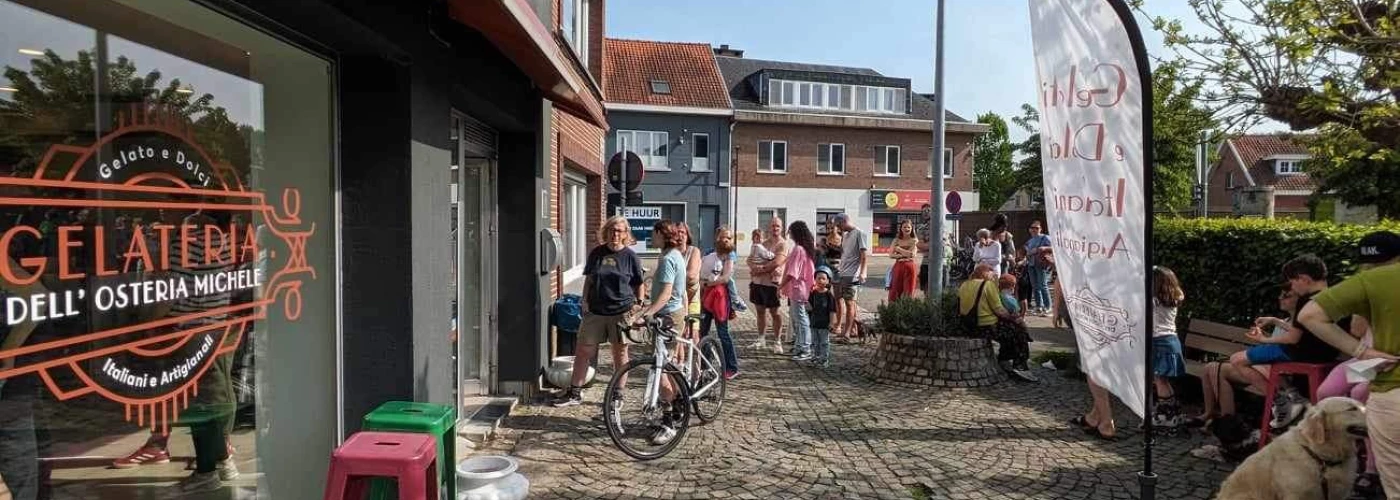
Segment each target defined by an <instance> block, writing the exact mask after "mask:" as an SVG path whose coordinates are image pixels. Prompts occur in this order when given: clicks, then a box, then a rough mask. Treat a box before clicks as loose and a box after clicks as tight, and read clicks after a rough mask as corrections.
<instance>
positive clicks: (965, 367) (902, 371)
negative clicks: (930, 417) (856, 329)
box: [861, 333, 1007, 387]
mask: <svg viewBox="0 0 1400 500" xmlns="http://www.w3.org/2000/svg"><path fill="white" fill-rule="evenodd" d="M879 338H880V345H879V347H877V348H876V349H875V353H874V354H873V355H872V356H871V357H870V359H869V360H868V361H866V364H865V366H864V367H862V368H861V374H862V375H865V376H867V377H871V378H874V379H877V380H882V381H888V382H895V383H901V384H913V385H922V386H933V387H986V386H990V385H995V384H997V383H1000V382H1003V381H1005V380H1006V378H1007V376H1006V372H1005V371H1003V370H1002V369H1001V367H1000V366H999V365H997V358H996V348H995V347H994V346H993V345H992V341H991V340H988V339H962V338H946V337H912V336H908V335H895V334H892V333H881V334H880V337H879Z"/></svg>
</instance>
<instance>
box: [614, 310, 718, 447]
mask: <svg viewBox="0 0 1400 500" xmlns="http://www.w3.org/2000/svg"><path fill="white" fill-rule="evenodd" d="M691 320H698V317H697V318H692V317H687V321H691ZM635 326H636V325H634V328H631V329H629V330H628V331H627V338H628V339H629V340H631V341H632V342H634V343H638V344H646V343H648V342H649V343H651V344H652V349H653V351H652V355H651V356H646V357H640V358H637V359H633V360H632V361H630V362H628V363H627V364H626V365H625V366H624V367H623V368H622V369H620V370H618V371H617V373H615V374H614V375H613V378H612V381H610V382H608V389H607V392H605V393H604V395H603V421H604V423H605V424H606V425H607V428H608V437H610V438H612V441H613V444H614V445H616V446H617V447H618V449H620V450H622V452H623V453H626V454H627V455H628V456H630V457H632V458H635V459H637V460H655V459H658V458H661V457H664V456H666V454H668V453H670V452H671V450H674V449H675V448H676V446H677V445H679V444H680V442H681V440H682V439H683V438H684V437H685V434H686V431H688V430H689V428H690V416H691V415H692V414H693V415H695V416H696V417H697V418H699V419H700V422H701V423H709V422H712V421H714V420H715V419H716V418H719V414H720V411H721V410H722V409H723V408H724V394H725V388H726V381H725V380H724V376H723V371H724V370H723V365H724V362H723V359H724V358H723V355H724V351H723V347H721V345H720V341H719V336H718V335H716V334H710V335H706V336H705V337H704V338H702V339H700V341H699V342H698V343H697V342H693V341H691V340H690V339H687V338H684V336H682V335H679V332H677V331H676V325H675V324H674V322H673V321H672V320H671V319H670V318H669V317H667V316H661V317H657V318H652V319H650V320H648V321H647V322H646V324H645V325H644V326H643V327H642V328H636V327H635ZM638 330H640V331H642V332H645V334H646V335H645V337H650V338H642V339H638V338H636V337H634V336H633V332H635V331H638ZM671 343H678V344H680V345H679V346H678V348H677V350H676V352H673V351H672V349H671V348H670V347H668V344H671ZM682 350H689V351H690V354H692V355H689V356H685V361H684V362H683V363H681V364H679V365H678V364H677V360H676V359H675V358H674V357H673V356H672V355H673V354H677V353H679V352H680V351H682ZM697 353H698V354H697ZM657 360H664V362H663V363H660V364H658V361H657ZM634 372H636V373H635V374H634ZM668 381H669V385H670V387H671V388H672V391H673V392H674V396H673V397H672V400H671V401H662V395H661V393H662V385H663V384H664V383H666V382H668ZM624 409H637V410H640V415H638V416H636V417H635V418H631V419H624V418H623V415H622V412H623V410H624ZM668 434H669V436H668ZM639 445H651V447H650V448H645V447H643V446H639Z"/></svg>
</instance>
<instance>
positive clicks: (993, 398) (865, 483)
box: [484, 315, 1228, 499]
mask: <svg viewBox="0 0 1400 500" xmlns="http://www.w3.org/2000/svg"><path fill="white" fill-rule="evenodd" d="M734 327H735V330H736V331H737V332H738V335H737V336H738V338H737V339H736V341H737V342H738V343H739V344H740V345H741V349H740V356H741V361H740V363H741V367H742V370H743V372H742V375H740V376H739V378H737V379H735V380H734V381H732V382H731V385H730V387H729V391H728V399H727V401H726V404H725V409H724V414H723V415H722V416H721V417H720V419H719V420H717V421H716V422H714V423H712V424H709V425H705V426H699V427H692V430H691V432H690V433H689V434H688V435H687V436H686V437H685V441H684V442H683V443H682V444H681V445H680V447H678V448H677V449H676V450H675V451H673V452H672V453H671V455H669V456H668V457H666V458H663V459H660V460H656V461H652V462H636V461H633V460H631V459H630V458H628V457H627V456H626V455H623V454H622V452H620V451H618V450H617V449H616V448H615V447H613V445H612V442H611V441H610V440H609V439H608V436H607V432H606V430H605V429H604V428H603V426H602V420H601V416H600V408H601V406H600V404H599V401H600V400H601V398H602V392H603V390H602V387H601V386H595V387H593V388H592V389H589V390H586V391H585V401H586V402H585V404H584V405H582V406H578V407H574V408H567V409H556V408H551V407H548V406H545V405H544V404H542V403H541V402H538V401H537V402H527V403H525V404H522V405H521V406H519V407H517V409H516V410H515V413H514V415H512V416H511V417H510V418H509V419H508V420H507V421H505V422H504V424H503V428H502V429H501V432H500V433H499V435H498V437H497V439H496V440H495V441H494V442H493V443H492V444H491V445H490V448H489V451H492V452H497V453H508V454H512V455H514V456H516V457H518V458H519V459H520V461H521V471H522V472H523V473H524V474H525V475H526V476H527V477H528V478H529V479H530V481H531V482H532V487H531V492H532V498H571V499H572V498H590V499H591V498H617V499H634V498H666V499H689V498H740V499H745V498H747V499H760V498H762V499H770V498H771V499H787V498H823V499H824V498H903V499H908V498H949V499H1030V498H1035V499H1042V498H1043V499H1091V498H1092V499H1118V498H1138V490H1139V486H1138V484H1137V479H1136V472H1137V471H1138V470H1140V468H1141V464H1142V435H1141V433H1139V432H1137V431H1136V427H1137V425H1138V423H1139V420H1138V419H1137V418H1136V417H1132V416H1130V415H1129V414H1128V412H1127V410H1126V409H1124V408H1122V407H1119V408H1118V411H1119V412H1120V414H1119V415H1118V418H1117V421H1118V423H1119V427H1120V429H1119V440H1118V441H1116V442H1104V441H1099V440H1095V439H1092V438H1090V437H1088V436H1085V435H1084V434H1083V433H1081V432H1080V431H1078V430H1077V429H1072V428H1070V427H1069V425H1068V424H1067V423H1066V421H1067V420H1068V419H1069V418H1071V417H1073V416H1074V415H1076V413H1077V412H1080V411H1083V410H1085V409H1086V408H1087V406H1088V394H1087V391H1086V390H1085V389H1084V383H1083V382H1082V381H1080V380H1073V379H1069V378H1066V377H1063V376H1061V375H1059V374H1057V373H1054V372H1051V371H1049V370H1043V369H1042V370H1041V371H1039V372H1038V375H1039V376H1040V378H1041V382H1040V383H1039V384H1033V385H1032V384H1021V383H1010V382H1008V383H1006V384H1003V385H1000V386H997V387H993V388H988V389H976V390H966V389H938V390H934V389H924V388H904V387H896V386H891V385H884V384H880V383H876V382H872V381H870V380H867V379H865V378H863V377H861V376H860V375H859V374H858V373H857V368H858V367H859V366H860V365H861V363H863V362H864V359H865V357H867V356H868V355H869V354H870V353H871V352H872V351H873V345H872V346H860V345H839V346H835V359H834V361H833V364H832V366H831V367H830V368H826V369H819V368H812V367H805V366H800V365H798V364H796V363H793V362H791V361H789V360H788V359H786V358H783V357H779V356H777V355H774V354H772V353H771V352H757V351H756V350H753V349H748V348H746V347H744V346H747V345H748V344H749V343H750V342H752V341H753V340H754V339H755V336H754V334H753V333H752V332H753V331H754V330H755V327H754V322H753V317H752V315H744V316H742V317H740V318H738V319H737V320H736V321H735V323H734ZM600 358H601V359H602V360H607V359H610V357H609V356H608V355H606V353H604V354H603V355H602V356H600ZM603 363H605V364H606V363H607V361H603ZM602 371H603V374H604V376H605V375H606V374H607V373H609V371H610V370H609V369H608V368H607V367H604V368H603V369H602ZM600 378H602V377H601V376H600ZM1203 440H1204V438H1203V437H1200V436H1197V435H1190V436H1177V437H1164V438H1160V439H1159V440H1158V444H1157V447H1156V460H1155V463H1156V468H1157V472H1158V473H1159V475H1160V476H1161V482H1160V484H1159V485H1158V490H1157V491H1158V493H1157V494H1158V498H1163V499H1188V498H1189V499H1205V498H1209V497H1210V495H1211V494H1212V493H1213V491H1214V489H1215V487H1216V486H1217V485H1218V484H1219V483H1220V482H1221V481H1222V480H1224V478H1225V476H1226V475H1227V474H1228V469H1227V468H1226V467H1225V466H1223V465H1218V464H1215V463H1213V462H1207V461H1203V460H1200V459H1196V458H1193V457H1191V456H1189V455H1188V454H1187V452H1188V450H1190V449H1191V448H1193V447H1195V446H1198V445H1199V444H1200V443H1201V442H1202V441H1203ZM484 451H488V450H484Z"/></svg>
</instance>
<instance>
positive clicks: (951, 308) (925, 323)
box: [877, 289, 977, 338]
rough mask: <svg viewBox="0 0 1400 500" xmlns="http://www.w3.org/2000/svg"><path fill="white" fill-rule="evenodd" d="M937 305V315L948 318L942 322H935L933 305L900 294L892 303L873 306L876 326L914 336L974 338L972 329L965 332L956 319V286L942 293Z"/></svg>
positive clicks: (974, 334)
mask: <svg viewBox="0 0 1400 500" xmlns="http://www.w3.org/2000/svg"><path fill="white" fill-rule="evenodd" d="M939 306H940V307H941V308H942V309H943V311H942V314H941V315H940V316H939V318H949V319H948V320H945V321H942V323H943V324H942V325H939V324H938V323H939V320H938V319H935V317H934V314H933V313H934V309H933V304H932V303H930V302H929V301H927V300H924V299H923V298H914V297H900V298H898V299H895V301H894V302H888V303H884V304H880V307H879V309H877V312H878V313H879V318H880V329H881V330H884V331H886V332H889V333H894V334H898V335H913V336H918V337H926V336H938V337H959V338H975V337H977V332H976V331H965V329H964V328H963V327H962V324H961V323H960V322H959V321H957V315H958V294H957V290H956V289H953V290H948V291H946V292H944V294H943V301H942V303H941V304H939Z"/></svg>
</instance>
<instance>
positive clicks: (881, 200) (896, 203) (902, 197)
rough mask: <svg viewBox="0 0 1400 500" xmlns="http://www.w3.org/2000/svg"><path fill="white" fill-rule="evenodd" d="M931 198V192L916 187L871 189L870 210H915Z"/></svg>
mask: <svg viewBox="0 0 1400 500" xmlns="http://www.w3.org/2000/svg"><path fill="white" fill-rule="evenodd" d="M932 198H933V193H931V192H929V191H923V190H917V189H871V190H870V208H871V209H872V210H889V211H899V212H904V211H917V210H920V209H922V208H923V206H924V205H926V204H928V203H929V200H930V199H932Z"/></svg>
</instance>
